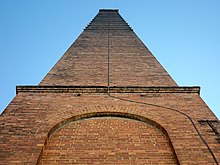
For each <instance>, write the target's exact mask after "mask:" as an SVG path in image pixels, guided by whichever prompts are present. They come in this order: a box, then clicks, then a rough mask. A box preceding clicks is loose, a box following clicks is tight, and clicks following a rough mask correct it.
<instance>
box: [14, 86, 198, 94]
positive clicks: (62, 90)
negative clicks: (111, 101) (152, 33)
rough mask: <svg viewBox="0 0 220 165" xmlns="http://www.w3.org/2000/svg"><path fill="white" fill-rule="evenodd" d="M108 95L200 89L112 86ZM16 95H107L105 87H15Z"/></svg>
mask: <svg viewBox="0 0 220 165" xmlns="http://www.w3.org/2000/svg"><path fill="white" fill-rule="evenodd" d="M109 92H110V93H198V94H200V87H198V86H195V87H139V86H112V87H109ZM18 93H108V87H107V86H17V87H16V94H18Z"/></svg>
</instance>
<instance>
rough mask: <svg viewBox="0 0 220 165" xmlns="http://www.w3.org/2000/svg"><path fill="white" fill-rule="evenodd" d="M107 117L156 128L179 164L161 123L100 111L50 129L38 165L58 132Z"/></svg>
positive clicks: (135, 116)
mask: <svg viewBox="0 0 220 165" xmlns="http://www.w3.org/2000/svg"><path fill="white" fill-rule="evenodd" d="M105 117H111V119H112V118H113V119H114V118H117V119H120V120H123V119H125V120H128V119H131V120H130V121H132V122H134V121H135V122H138V123H141V124H142V125H143V124H145V126H144V127H146V128H147V125H148V126H150V127H151V128H150V130H151V131H152V130H153V129H155V128H156V129H157V130H159V131H160V132H161V134H163V135H164V136H165V139H166V144H167V146H168V147H167V148H169V149H170V150H171V153H172V156H173V158H174V162H175V163H176V164H179V160H178V158H177V156H176V153H175V150H174V147H173V145H172V142H171V140H170V138H169V135H168V133H167V131H166V129H165V128H164V127H163V126H161V125H160V124H159V123H157V122H155V121H153V120H151V119H149V118H146V117H143V116H140V115H137V114H132V113H127V112H107V111H106V112H100V111H99V112H91V113H85V114H81V115H76V116H72V117H70V118H67V119H65V120H63V121H61V122H59V123H57V124H56V125H55V126H53V127H52V128H51V129H50V131H49V132H48V138H47V140H46V142H45V145H44V147H43V149H42V152H41V154H40V156H39V159H38V164H40V163H41V158H42V156H43V155H44V151H45V148H46V147H47V144H48V143H49V141H50V138H51V137H52V136H53V134H56V132H58V131H60V130H62V129H65V127H66V126H67V125H69V124H72V123H76V122H83V120H84V119H91V120H92V119H95V118H96V119H103V118H105ZM166 159H167V158H166ZM53 163H54V162H53ZM133 163H134V162H133ZM154 163H155V162H154Z"/></svg>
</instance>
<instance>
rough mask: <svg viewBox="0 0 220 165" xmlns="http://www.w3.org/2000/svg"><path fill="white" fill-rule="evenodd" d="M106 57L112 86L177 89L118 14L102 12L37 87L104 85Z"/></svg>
mask: <svg viewBox="0 0 220 165" xmlns="http://www.w3.org/2000/svg"><path fill="white" fill-rule="evenodd" d="M118 21H120V22H118ZM108 22H109V25H108ZM108 26H109V27H108ZM108 55H109V56H110V68H109V69H110V84H111V85H112V86H176V83H175V82H174V80H173V79H172V78H171V77H170V76H169V74H168V73H167V72H166V71H165V70H164V68H163V67H162V66H161V65H160V64H159V62H158V61H157V60H156V59H155V57H154V56H153V55H152V54H151V52H150V51H149V50H148V49H147V48H146V46H145V45H144V44H143V43H142V42H141V40H140V39H139V38H138V37H137V36H136V34H135V33H134V32H133V31H132V30H131V29H130V28H129V27H128V25H127V24H126V23H125V22H124V20H122V19H121V18H120V16H119V14H118V13H110V14H109V13H108V15H106V14H105V13H102V12H101V13H99V14H98V15H97V17H96V18H95V19H94V20H93V21H92V22H91V24H90V25H89V26H88V28H87V29H86V30H85V31H83V33H82V34H81V35H80V36H79V38H78V39H77V40H76V41H75V42H74V43H73V45H72V46H71V47H70V48H69V49H68V50H67V52H66V53H65V54H64V56H63V57H62V58H61V59H60V61H58V63H57V64H56V65H55V66H54V68H53V69H52V70H51V71H50V72H49V73H48V74H47V76H46V77H45V78H44V79H43V80H42V81H41V83H40V85H83V86H85V85H105V86H106V85H107V82H108ZM119 77H120V78H119Z"/></svg>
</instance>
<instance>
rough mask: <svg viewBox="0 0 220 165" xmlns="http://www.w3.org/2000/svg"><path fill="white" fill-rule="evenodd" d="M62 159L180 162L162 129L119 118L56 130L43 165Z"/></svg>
mask: <svg viewBox="0 0 220 165" xmlns="http://www.w3.org/2000/svg"><path fill="white" fill-rule="evenodd" d="M127 130H129V131H127ZM158 150H160V152H158ZM60 162H61V163H62V164H63V163H67V164H68V163H78V164H93V163H99V164H112V163H113V162H114V163H116V164H128V163H129V164H146V163H147V164H150V163H153V164H176V162H175V159H174V157H173V153H172V150H171V148H170V147H169V143H168V142H167V139H166V136H164V135H163V133H162V132H161V131H160V130H159V129H157V128H155V127H153V126H151V125H149V124H146V123H143V122H139V121H135V120H130V119H124V118H119V117H101V118H91V119H87V120H79V121H76V122H71V123H69V124H67V125H65V126H64V127H63V128H62V129H59V130H58V131H56V132H55V133H53V134H52V135H51V137H50V139H49V141H48V144H47V145H46V147H45V151H44V152H43V155H42V158H41V160H40V164H60Z"/></svg>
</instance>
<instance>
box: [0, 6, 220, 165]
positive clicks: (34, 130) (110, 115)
mask: <svg viewBox="0 0 220 165" xmlns="http://www.w3.org/2000/svg"><path fill="white" fill-rule="evenodd" d="M108 84H109V85H110V87H109V86H108V87H107V85H108ZM114 86H115V87H114ZM119 86H120V87H119ZM131 86H135V87H131ZM108 92H110V93H108ZM219 127H220V126H219V120H218V119H217V118H216V116H215V115H214V114H213V113H212V111H211V110H210V109H209V108H208V106H207V105H206V104H205V103H204V101H203V100H202V99H201V97H200V96H199V88H198V87H195V88H194V87H193V88H190V87H189V88H187V87H178V86H177V84H176V83H175V82H174V80H173V79H172V78H171V77H170V76H169V74H168V73H167V72H166V71H165V69H164V68H163V67H162V66H161V65H160V64H159V62H158V61H157V60H156V59H155V57H154V56H153V55H152V54H151V53H150V51H149V50H148V49H147V48H146V47H145V46H144V44H143V43H142V42H141V41H140V39H139V38H138V37H137V36H136V35H135V33H134V32H133V31H132V29H131V28H130V27H129V26H128V25H127V23H126V22H125V21H124V20H123V18H122V17H121V16H120V15H119V14H118V11H116V10H101V11H100V12H99V13H98V15H97V17H95V18H94V19H93V21H92V22H91V23H90V24H89V25H88V27H86V29H85V31H83V33H82V34H81V35H80V36H79V38H78V39H77V40H76V41H75V42H74V43H73V45H72V46H71V47H70V48H69V49H68V51H67V52H66V53H65V54H64V56H63V57H62V58H61V59H60V60H59V61H58V63H57V64H56V65H55V66H54V67H53V68H52V69H51V71H50V72H49V73H48V74H47V75H46V77H45V78H44V79H43V80H42V81H41V83H40V84H39V85H38V86H32V87H17V94H16V97H15V98H14V99H13V100H12V102H11V103H10V104H9V106H8V107H7V108H6V109H5V111H4V112H3V114H1V117H0V138H1V140H0V164H37V163H39V164H49V163H50V164H64V163H67V164H71V163H73V162H74V161H75V162H74V163H78V164H86V163H92V162H93V163H98V162H99V163H101V164H104V163H109V164H116V163H118V164H122V163H126V164H147V163H152V164H175V163H176V164H205V165H207V164H216V161H217V160H219V159H220V150H219V148H220V145H219V143H218V139H219ZM200 134H201V136H200ZM201 137H202V138H204V140H205V142H204V141H203V140H202V138H201ZM205 143H207V144H208V146H209V147H210V148H208V147H207V145H206V144H205ZM210 151H212V152H213V155H212V153H211V152H210ZM214 157H215V158H216V159H217V160H216V161H215V160H214Z"/></svg>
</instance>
